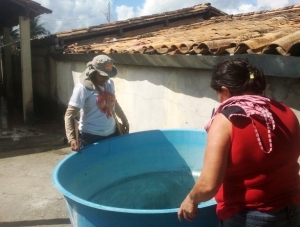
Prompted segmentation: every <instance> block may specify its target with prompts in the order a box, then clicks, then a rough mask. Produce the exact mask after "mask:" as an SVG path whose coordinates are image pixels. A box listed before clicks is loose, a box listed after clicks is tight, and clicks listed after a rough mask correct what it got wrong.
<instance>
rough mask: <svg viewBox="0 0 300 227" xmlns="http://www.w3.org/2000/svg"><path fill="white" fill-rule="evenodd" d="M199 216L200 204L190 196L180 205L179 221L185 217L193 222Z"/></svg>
mask: <svg viewBox="0 0 300 227" xmlns="http://www.w3.org/2000/svg"><path fill="white" fill-rule="evenodd" d="M197 214H198V204H197V203H195V202H194V201H193V200H192V199H191V198H190V195H189V194H188V195H187V197H186V198H185V199H184V200H183V202H182V203H181V205H180V208H179V210H178V213H177V215H178V219H179V221H181V220H182V217H184V218H185V219H186V220H188V221H193V219H194V218H195V217H196V216H197Z"/></svg>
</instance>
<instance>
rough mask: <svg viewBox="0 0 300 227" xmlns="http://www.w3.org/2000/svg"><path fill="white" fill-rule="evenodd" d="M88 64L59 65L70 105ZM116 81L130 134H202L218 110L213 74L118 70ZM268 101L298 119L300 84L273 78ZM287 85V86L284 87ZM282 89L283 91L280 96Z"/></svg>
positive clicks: (62, 96) (60, 87) (61, 89)
mask: <svg viewBox="0 0 300 227" xmlns="http://www.w3.org/2000/svg"><path fill="white" fill-rule="evenodd" d="M85 67H86V63H81V62H57V71H56V73H57V77H58V78H57V94H58V96H59V101H60V102H61V103H63V104H65V105H67V104H68V101H69V98H70V96H71V94H72V89H73V78H72V71H78V72H82V71H83V70H85ZM117 69H118V75H117V77H115V78H113V81H114V82H115V88H116V96H117V99H118V101H119V103H120V105H121V107H122V108H123V110H124V112H125V114H126V116H127V118H128V120H129V123H130V131H131V132H137V131H144V130H151V129H171V128H194V129H199V128H203V127H204V125H205V124H206V123H207V121H208V120H209V118H210V116H211V113H212V109H213V108H214V107H217V106H218V102H217V96H216V94H215V92H214V91H213V90H212V89H211V88H210V73H211V71H210V70H199V69H184V68H168V67H145V66H128V65H117ZM268 79H270V84H268V89H267V93H266V95H267V96H268V97H272V98H275V99H276V100H278V101H282V102H284V103H286V104H288V105H291V106H292V108H293V109H294V110H295V113H296V114H297V116H298V119H300V112H299V111H300V103H299V100H300V93H299V92H298V89H297V88H299V85H300V79H290V78H279V77H270V78H268ZM283 81H284V83H283ZM278 89H283V91H279V90H278Z"/></svg>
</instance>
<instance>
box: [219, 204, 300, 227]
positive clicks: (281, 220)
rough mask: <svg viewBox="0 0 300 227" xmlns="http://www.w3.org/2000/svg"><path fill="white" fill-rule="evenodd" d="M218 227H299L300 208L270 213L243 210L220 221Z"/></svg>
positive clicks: (282, 209)
mask: <svg viewBox="0 0 300 227" xmlns="http://www.w3.org/2000/svg"><path fill="white" fill-rule="evenodd" d="M219 227H300V206H297V205H290V206H287V207H284V208H281V209H278V210H274V211H270V212H261V211H257V210H245V211H242V212H240V213H238V214H236V215H233V216H232V217H230V218H228V219H226V220H223V221H220V224H219Z"/></svg>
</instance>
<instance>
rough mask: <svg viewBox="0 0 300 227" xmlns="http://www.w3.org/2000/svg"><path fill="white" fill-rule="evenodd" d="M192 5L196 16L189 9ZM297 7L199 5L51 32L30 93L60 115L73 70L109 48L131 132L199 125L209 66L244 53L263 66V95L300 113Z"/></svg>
mask: <svg viewBox="0 0 300 227" xmlns="http://www.w3.org/2000/svg"><path fill="white" fill-rule="evenodd" d="M197 10H198V11H199V12H200V14H197V15H196V16H195V15H194V16H195V17H193V15H192V14H189V13H192V12H195V11H197ZM299 12H300V6H299V5H298V6H297V5H294V6H290V7H286V8H283V9H278V10H271V11H262V12H254V13H248V14H239V15H226V14H224V13H223V12H221V11H219V10H217V9H215V8H213V7H211V5H210V4H203V5H198V6H194V7H190V8H188V9H183V10H182V11H172V12H169V13H165V14H157V15H151V16H147V17H142V18H134V19H131V20H128V21H121V22H116V23H112V24H106V25H100V26H96V27H91V28H87V29H79V30H73V31H70V32H64V33H60V34H56V37H54V38H51V39H50V38H49V40H48V41H47V42H48V44H47V45H45V41H44V40H42V41H36V43H35V44H34V45H33V51H32V53H33V58H32V59H33V78H35V79H33V84H34V86H33V87H34V88H35V89H34V95H35V97H36V98H37V99H39V100H40V101H39V102H40V103H39V105H42V108H40V109H44V108H46V107H47V106H48V107H49V106H52V105H53V108H51V110H50V111H53V112H55V113H56V114H58V115H59V116H58V117H59V118H60V119H63V114H64V111H65V109H66V106H67V104H68V101H69V98H70V96H71V94H72V89H73V86H74V82H73V77H72V71H75V72H82V71H83V70H84V69H85V67H86V63H87V62H88V61H90V60H91V59H92V58H93V57H94V56H96V55H98V54H107V55H109V56H110V57H111V58H112V59H113V60H114V63H115V65H116V67H117V69H118V75H117V77H115V78H113V80H114V82H115V87H116V96H117V99H118V101H119V102H120V104H121V106H122V108H123V110H124V111H125V113H126V115H127V117H128V120H129V122H130V127H131V132H136V131H143V130H151V129H170V128H203V127H204V125H205V124H206V122H207V121H208V120H209V118H210V116H211V113H212V109H213V108H214V107H216V106H217V105H218V101H217V96H216V94H215V92H214V91H213V90H212V89H210V86H209V84H210V75H211V71H212V67H213V66H214V65H215V64H216V63H217V62H219V61H222V60H223V59H226V58H235V57H241V58H247V59H248V60H249V61H250V62H251V63H252V64H254V65H256V66H258V67H259V68H261V69H263V70H264V72H265V74H266V76H267V84H268V85H267V89H266V93H265V95H266V96H267V97H269V98H273V99H275V100H277V101H280V102H283V103H285V104H287V105H289V106H290V107H291V108H292V109H293V110H294V112H295V114H296V115H297V117H298V119H300V102H299V100H300V89H299V88H300V65H299V55H300V51H299V49H300V29H299V24H300V21H299V20H298V19H297V15H298V14H299ZM166 15H168V16H167V17H166V18H165V16H166ZM180 16H182V17H183V18H182V20H180ZM184 16H190V17H184ZM175 18H176V20H175ZM42 103H43V104H42ZM49 103H50V104H49ZM43 105H46V106H44V107H43ZM48 112H49V111H48Z"/></svg>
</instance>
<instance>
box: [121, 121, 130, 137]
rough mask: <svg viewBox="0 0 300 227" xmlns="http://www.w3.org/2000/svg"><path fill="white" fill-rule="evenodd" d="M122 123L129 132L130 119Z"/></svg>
mask: <svg viewBox="0 0 300 227" xmlns="http://www.w3.org/2000/svg"><path fill="white" fill-rule="evenodd" d="M122 125H123V128H124V131H125V134H127V133H129V123H128V121H126V122H122Z"/></svg>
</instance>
